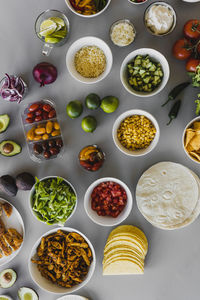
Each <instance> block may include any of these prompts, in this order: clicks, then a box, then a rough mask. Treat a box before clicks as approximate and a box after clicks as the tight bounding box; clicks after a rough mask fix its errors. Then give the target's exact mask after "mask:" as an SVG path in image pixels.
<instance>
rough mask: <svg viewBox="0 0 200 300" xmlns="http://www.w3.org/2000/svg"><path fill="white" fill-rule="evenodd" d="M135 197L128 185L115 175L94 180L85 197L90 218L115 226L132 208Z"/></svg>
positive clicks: (101, 223) (98, 222)
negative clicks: (114, 176) (133, 197)
mask: <svg viewBox="0 0 200 300" xmlns="http://www.w3.org/2000/svg"><path fill="white" fill-rule="evenodd" d="M132 204H133V199H132V194H131V191H130V190H129V188H128V186H127V185H126V184H125V183H124V182H122V181H121V180H119V179H117V178H113V177H104V178H100V179H98V180H96V181H94V182H93V183H92V184H91V185H90V186H89V187H88V189H87V191H86V193H85V197H84V208H85V211H86V213H87V215H88V216H89V218H90V219H91V220H92V221H93V222H95V223H97V224H99V225H102V226H114V225H117V224H119V223H121V222H122V221H124V220H125V219H126V218H127V217H128V215H129V214H130V211H131V209H132Z"/></svg>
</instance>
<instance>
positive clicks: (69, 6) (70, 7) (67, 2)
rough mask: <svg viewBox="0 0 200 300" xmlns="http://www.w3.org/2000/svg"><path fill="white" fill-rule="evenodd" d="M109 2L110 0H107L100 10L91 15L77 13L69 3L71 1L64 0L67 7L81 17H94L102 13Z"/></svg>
mask: <svg viewBox="0 0 200 300" xmlns="http://www.w3.org/2000/svg"><path fill="white" fill-rule="evenodd" d="M110 2H111V0H107V4H106V6H105V7H104V8H103V9H102V10H101V11H99V12H98V13H96V14H93V15H82V14H79V13H77V12H76V10H75V9H74V8H73V6H72V5H71V3H70V1H69V0H65V3H66V4H67V6H68V8H69V9H70V10H71V11H72V12H73V13H74V14H76V15H77V16H79V17H83V18H94V17H97V16H99V15H100V14H102V13H103V12H104V11H105V10H106V9H107V8H108V6H109V5H110Z"/></svg>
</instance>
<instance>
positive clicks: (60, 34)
mask: <svg viewBox="0 0 200 300" xmlns="http://www.w3.org/2000/svg"><path fill="white" fill-rule="evenodd" d="M66 35H67V30H66V29H64V30H59V31H55V32H54V33H52V34H51V37H58V38H61V39H63V38H65V37H66Z"/></svg>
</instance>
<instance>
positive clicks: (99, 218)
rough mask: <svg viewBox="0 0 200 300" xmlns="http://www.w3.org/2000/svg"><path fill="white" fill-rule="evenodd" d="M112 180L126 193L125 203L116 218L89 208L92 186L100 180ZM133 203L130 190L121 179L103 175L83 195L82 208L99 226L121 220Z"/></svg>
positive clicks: (110, 224) (117, 222)
mask: <svg viewBox="0 0 200 300" xmlns="http://www.w3.org/2000/svg"><path fill="white" fill-rule="evenodd" d="M107 181H113V182H116V183H118V184H119V185H121V186H122V187H123V188H124V190H125V191H126V194H127V203H126V206H125V207H124V209H123V210H122V211H121V213H120V214H119V216H118V217H117V218H112V217H110V216H99V215H98V214H97V212H96V211H94V210H93V209H92V208H91V194H92V192H93V190H94V188H95V187H96V186H97V185H99V184H100V183H102V182H107ZM132 205H133V198H132V194H131V191H130V190H129V188H128V186H127V185H126V184H125V183H124V182H123V181H121V180H119V179H117V178H113V177H104V178H100V179H98V180H96V181H94V182H93V183H92V184H91V185H90V186H89V187H88V189H87V191H86V193H85V196H84V208H85V211H86V213H87V215H88V217H89V218H90V219H91V220H92V221H93V222H94V223H96V224H98V225H101V226H115V225H118V224H120V223H121V222H123V221H124V220H125V219H126V218H127V217H128V215H129V214H130V212H131V209H132Z"/></svg>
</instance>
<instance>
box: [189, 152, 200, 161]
mask: <svg viewBox="0 0 200 300" xmlns="http://www.w3.org/2000/svg"><path fill="white" fill-rule="evenodd" d="M189 154H190V155H192V156H194V157H195V158H196V159H197V160H198V161H200V155H199V154H197V153H196V152H194V151H191V152H190V153H189Z"/></svg>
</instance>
